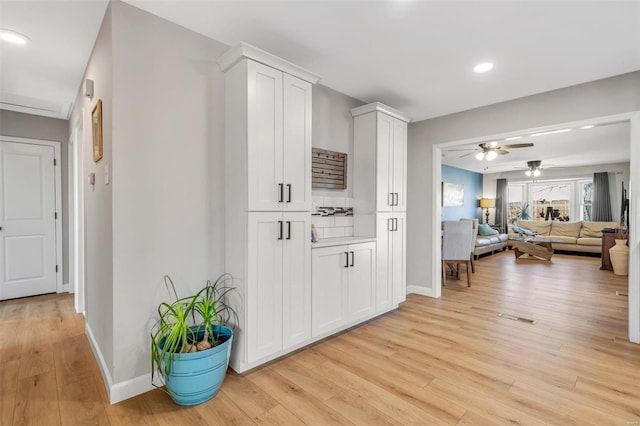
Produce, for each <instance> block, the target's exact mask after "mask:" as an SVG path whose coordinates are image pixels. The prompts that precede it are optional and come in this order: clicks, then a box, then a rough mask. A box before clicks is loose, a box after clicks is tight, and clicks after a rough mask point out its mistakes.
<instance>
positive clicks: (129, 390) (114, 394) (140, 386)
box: [86, 323, 154, 404]
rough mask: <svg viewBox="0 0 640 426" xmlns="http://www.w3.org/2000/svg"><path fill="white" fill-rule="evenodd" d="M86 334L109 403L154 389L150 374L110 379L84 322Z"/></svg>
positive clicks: (105, 364) (98, 349) (115, 402)
mask: <svg viewBox="0 0 640 426" xmlns="http://www.w3.org/2000/svg"><path fill="white" fill-rule="evenodd" d="M86 334H87V338H88V339H89V344H90V346H91V350H92V351H93V354H94V355H95V357H96V359H97V360H98V366H99V367H100V373H101V374H102V379H103V380H104V383H105V386H106V388H107V393H108V394H109V403H111V404H117V403H118V402H120V401H124V400H125V399H129V398H132V397H134V396H136V395H140V394H141V393H145V392H148V391H150V390H153V389H154V387H153V386H152V385H151V374H144V375H142V376H138V377H134V378H133V379H130V380H125V381H124V382H120V383H115V384H114V383H113V380H112V379H111V374H110V373H109V369H108V368H107V363H106V362H105V360H104V357H103V356H102V352H100V348H99V347H98V343H97V342H96V339H95V337H94V336H93V332H92V331H91V327H90V326H89V323H86Z"/></svg>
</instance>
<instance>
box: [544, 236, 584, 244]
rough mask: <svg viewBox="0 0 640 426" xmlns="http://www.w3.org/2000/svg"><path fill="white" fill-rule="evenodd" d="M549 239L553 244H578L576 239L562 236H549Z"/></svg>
mask: <svg viewBox="0 0 640 426" xmlns="http://www.w3.org/2000/svg"><path fill="white" fill-rule="evenodd" d="M549 239H550V240H551V241H553V243H562V244H577V243H578V239H577V238H576V237H565V236H562V235H550V236H549ZM553 243H552V244H553Z"/></svg>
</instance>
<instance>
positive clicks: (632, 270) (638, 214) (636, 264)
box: [431, 111, 640, 343]
mask: <svg viewBox="0 0 640 426" xmlns="http://www.w3.org/2000/svg"><path fill="white" fill-rule="evenodd" d="M626 121H628V122H629V123H630V131H629V133H630V140H629V143H630V156H629V157H630V158H629V203H630V206H629V214H630V215H631V217H630V219H629V222H630V223H632V224H638V223H640V111H630V112H626V113H622V114H615V115H608V116H601V117H593V118H589V119H583V120H577V121H571V122H566V123H559V124H552V125H548V126H541V127H536V128H531V129H524V130H519V131H511V132H505V133H498V134H493V135H486V136H482V137H474V138H469V139H462V140H454V141H449V142H442V143H436V144H433V146H432V154H431V167H432V182H431V184H432V191H433V194H434V197H433V199H432V201H431V212H432V215H433V216H432V217H433V221H432V223H431V250H432V253H433V259H434V263H433V267H432V268H431V283H432V289H431V290H432V291H431V297H434V298H438V297H440V296H441V295H442V285H441V284H440V283H441V280H442V278H441V274H442V261H441V259H442V252H441V246H440V244H441V243H440V235H441V233H440V226H441V225H440V218H441V217H442V216H441V214H442V207H441V206H440V202H439V200H441V199H442V188H441V185H440V181H441V180H442V150H443V149H444V148H451V147H454V146H459V145H467V144H472V143H480V142H484V141H487V140H492V139H504V138H508V137H511V136H518V135H521V134H523V133H536V132H546V131H551V130H559V129H564V128H567V127H573V128H576V127H581V126H584V125H587V124H596V125H597V124H606V123H612V122H626ZM628 244H629V277H628V294H629V300H628V309H629V325H628V336H629V341H631V342H633V343H640V232H638V229H637V227H631V229H630V233H629V242H628Z"/></svg>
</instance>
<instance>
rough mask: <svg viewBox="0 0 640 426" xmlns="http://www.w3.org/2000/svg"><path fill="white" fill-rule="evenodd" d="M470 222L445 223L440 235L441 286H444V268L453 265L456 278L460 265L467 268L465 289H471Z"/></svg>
mask: <svg viewBox="0 0 640 426" xmlns="http://www.w3.org/2000/svg"><path fill="white" fill-rule="evenodd" d="M472 237H473V224H472V222H471V221H445V222H443V235H442V285H445V284H446V281H447V279H446V266H447V265H455V271H457V276H458V278H459V277H460V265H461V264H463V263H464V264H465V265H466V268H467V287H471V256H470V255H471V252H472V251H473V238H472Z"/></svg>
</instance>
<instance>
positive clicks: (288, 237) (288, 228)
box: [287, 221, 291, 240]
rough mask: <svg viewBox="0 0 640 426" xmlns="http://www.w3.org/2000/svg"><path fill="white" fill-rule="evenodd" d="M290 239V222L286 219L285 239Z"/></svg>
mask: <svg viewBox="0 0 640 426" xmlns="http://www.w3.org/2000/svg"><path fill="white" fill-rule="evenodd" d="M290 239H291V222H290V221H287V240H290Z"/></svg>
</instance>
